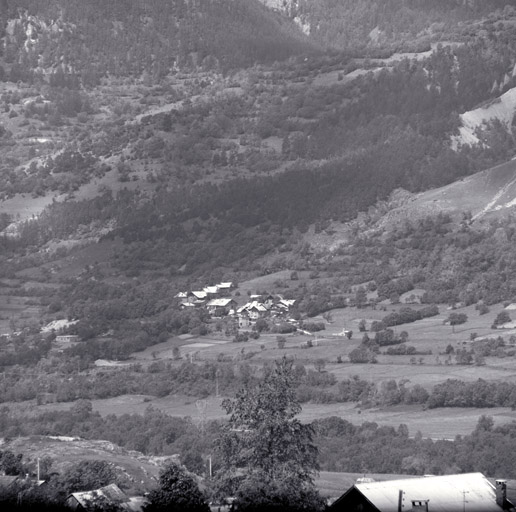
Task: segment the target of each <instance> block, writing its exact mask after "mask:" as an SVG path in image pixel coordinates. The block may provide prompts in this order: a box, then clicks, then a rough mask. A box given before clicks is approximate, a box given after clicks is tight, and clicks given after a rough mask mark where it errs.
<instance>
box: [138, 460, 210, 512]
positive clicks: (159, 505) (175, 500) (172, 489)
mask: <svg viewBox="0 0 516 512" xmlns="http://www.w3.org/2000/svg"><path fill="white" fill-rule="evenodd" d="M149 501H150V504H149V505H148V506H147V507H145V512H165V511H166V512H209V511H210V507H209V506H208V504H207V503H206V500H205V499H204V496H203V494H202V492H201V491H200V489H199V487H198V485H197V482H196V481H195V480H194V479H193V478H192V477H191V476H190V475H189V474H188V473H187V472H186V471H185V470H184V469H183V468H182V467H180V466H178V465H177V464H174V463H171V464H169V465H168V466H166V467H165V468H164V469H163V470H162V471H161V473H160V476H159V487H158V488H157V489H155V490H154V491H152V492H151V493H150V495H149Z"/></svg>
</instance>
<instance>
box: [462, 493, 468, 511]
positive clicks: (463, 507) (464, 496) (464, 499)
mask: <svg viewBox="0 0 516 512" xmlns="http://www.w3.org/2000/svg"><path fill="white" fill-rule="evenodd" d="M466 494H469V491H462V511H463V512H466V503H467V501H466Z"/></svg>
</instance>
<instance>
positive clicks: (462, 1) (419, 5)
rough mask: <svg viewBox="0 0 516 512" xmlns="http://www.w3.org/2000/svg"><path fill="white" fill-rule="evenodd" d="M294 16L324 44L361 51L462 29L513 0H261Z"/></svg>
mask: <svg viewBox="0 0 516 512" xmlns="http://www.w3.org/2000/svg"><path fill="white" fill-rule="evenodd" d="M261 1H262V2H263V3H264V4H265V5H268V6H269V7H271V8H273V9H276V10H279V11H280V12H283V13H285V14H286V15H287V16H289V17H290V18H292V19H294V20H295V21H296V23H297V24H298V25H299V26H300V28H301V29H302V30H303V31H304V33H306V34H309V35H310V37H311V38H312V40H314V41H317V43H318V44H321V45H323V46H325V47H330V48H340V49H347V50H351V51H357V50H360V49H362V50H363V49H364V48H369V49H370V50H374V49H376V50H378V49H382V50H384V51H385V50H389V49H390V50H392V49H410V48H417V47H420V48H422V47H424V45H426V44H428V43H429V42H430V41H435V40H443V39H444V40H446V38H450V37H452V38H454V37H457V36H458V35H460V34H463V28H464V24H468V23H469V22H471V21H474V20H478V19H480V18H482V16H485V15H487V14H488V13H490V12H492V11H494V10H496V9H504V8H505V7H506V6H509V7H514V6H515V5H516V4H515V2H514V1H512V0H509V1H506V0H487V1H484V0H478V1H477V0H409V1H406V0H342V1H338V2H335V1H332V0H261Z"/></svg>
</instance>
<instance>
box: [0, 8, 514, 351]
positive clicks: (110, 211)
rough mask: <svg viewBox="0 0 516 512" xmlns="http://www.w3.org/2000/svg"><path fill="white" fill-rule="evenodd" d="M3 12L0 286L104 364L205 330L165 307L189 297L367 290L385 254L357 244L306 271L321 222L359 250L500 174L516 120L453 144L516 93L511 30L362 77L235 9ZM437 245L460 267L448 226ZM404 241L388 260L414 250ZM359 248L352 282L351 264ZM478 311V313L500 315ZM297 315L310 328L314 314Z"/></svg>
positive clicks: (279, 21)
mask: <svg viewBox="0 0 516 512" xmlns="http://www.w3.org/2000/svg"><path fill="white" fill-rule="evenodd" d="M373 3H374V2H373ZM373 3H370V4H367V3H363V2H359V3H357V4H356V5H357V8H358V6H361V8H362V9H365V6H367V5H370V6H371V9H373V7H374V6H373ZM2 5H3V8H4V11H3V12H4V16H5V18H4V21H5V23H4V27H5V32H4V42H5V45H4V54H3V60H4V66H5V67H4V72H5V74H4V76H3V81H2V82H0V85H1V86H2V95H1V101H2V106H3V108H2V109H0V110H1V111H0V121H1V123H2V126H3V129H2V130H1V131H0V144H1V147H2V152H1V154H0V159H1V160H0V165H1V167H0V170H1V172H0V195H1V197H2V200H3V203H2V206H3V207H5V210H3V211H2V214H3V215H2V216H1V217H0V228H1V229H2V232H3V233H2V237H1V238H0V243H1V250H0V264H1V267H0V277H2V278H3V279H22V280H23V279H29V278H30V279H34V280H35V281H39V282H41V283H45V285H46V284H51V285H52V286H51V287H48V288H46V287H42V289H38V292H37V293H38V294H40V295H39V296H38V298H37V299H34V301H35V302H36V304H37V305H38V306H41V320H42V321H45V322H46V321H50V320H51V319H53V318H54V317H55V315H59V316H66V317H69V318H75V319H80V322H79V324H78V327H77V329H78V330H80V333H81V336H82V337H83V338H84V339H92V338H95V337H96V336H98V335H100V334H102V333H105V332H109V330H110V329H113V332H114V333H115V340H114V341H112V342H110V343H103V344H99V345H94V344H92V345H89V346H88V347H87V348H88V350H90V352H91V354H93V353H94V354H95V355H97V356H109V357H114V356H115V355H124V354H127V353H128V352H130V351H132V350H136V349H139V348H144V347H145V346H147V345H149V344H152V343H155V342H156V340H157V339H158V337H159V336H160V335H162V333H166V332H173V333H178V332H184V331H186V332H188V331H190V330H195V329H203V330H204V321H205V318H202V317H200V316H199V315H198V314H197V313H195V314H191V315H190V314H187V313H184V314H183V313H181V315H178V314H177V311H174V310H173V307H172V306H171V299H172V298H173V296H174V295H175V293H177V291H179V290H180V289H181V288H183V287H187V288H190V287H191V286H194V285H196V284H202V283H206V282H208V281H210V282H211V281H216V280H220V279H223V278H225V279H228V280H231V279H241V278H246V277H248V276H250V275H257V274H260V273H267V272H272V271H275V270H287V269H292V268H295V269H310V268H311V267H314V268H319V269H321V270H322V271H324V272H333V271H334V270H337V271H338V272H341V273H342V278H343V281H342V283H341V284H342V286H341V285H340V284H339V285H338V287H340V288H342V289H345V288H346V287H347V286H349V285H352V284H356V283H355V282H354V281H356V280H358V279H362V280H363V281H366V280H367V279H369V278H370V276H371V274H372V275H373V277H374V271H373V270H374V269H375V268H376V267H378V266H379V265H380V263H381V262H382V257H381V256H379V255H378V254H377V252H376V251H377V250H378V251H385V253H386V254H388V253H389V251H390V250H391V249H389V248H386V247H384V246H383V243H384V241H383V239H382V235H378V237H379V238H378V239H373V240H372V241H369V240H368V239H366V240H362V239H357V240H356V243H355V245H353V244H352V245H353V247H351V248H350V251H351V253H350V254H348V253H347V252H346V251H345V250H343V249H342V248H340V249H339V250H341V251H342V254H341V255H340V256H341V257H339V258H336V259H334V260H333V263H331V264H329V263H328V259H329V260H331V259H332V258H334V257H335V253H334V252H332V251H330V250H329V249H328V247H322V248H321V255H316V256H317V257H315V256H314V252H315V251H313V250H312V249H313V248H311V247H310V245H307V244H306V238H305V236H306V234H307V233H310V232H312V231H316V232H317V233H318V234H320V233H321V232H322V231H324V230H326V229H331V226H332V225H333V224H332V221H333V223H334V224H335V223H337V224H340V223H348V222H351V224H348V225H347V226H348V227H349V229H350V230H353V229H355V228H356V226H357V224H356V223H355V224H354V223H353V222H354V219H356V217H357V215H358V214H359V213H360V212H365V211H374V210H375V207H378V208H380V207H381V205H382V204H383V203H382V201H385V200H387V199H388V198H389V196H390V194H391V193H392V192H393V191H394V190H396V189H399V188H403V189H405V190H407V191H409V192H411V193H420V192H424V191H427V190H428V189H431V188H436V187H442V186H445V185H449V184H451V183H453V182H456V181H457V180H460V179H462V178H465V177H468V176H472V175H474V174H475V173H477V172H478V171H483V170H485V169H488V168H491V167H493V166H494V165H497V164H500V163H502V162H507V161H508V160H510V159H511V158H512V157H513V156H514V154H515V142H514V134H513V130H512V125H513V119H512V116H508V117H507V118H506V119H504V123H503V124H501V123H496V122H492V123H486V124H483V125H479V126H478V127H477V130H476V137H477V139H478V141H479V142H478V143H473V144H471V145H469V144H466V145H458V144H456V145H453V144H452V140H453V138H454V137H456V136H457V135H458V134H459V129H460V127H461V117H460V115H461V114H464V113H465V112H467V111H473V110H475V109H476V108H478V107H479V106H480V105H482V104H483V103H485V102H492V101H496V98H497V97H499V96H500V95H502V94H504V93H507V92H508V91H510V90H512V88H514V87H515V86H516V77H515V76H514V74H513V70H514V68H515V64H516V34H515V26H516V12H515V11H513V10H512V9H510V8H508V9H505V10H504V11H500V12H496V13H491V14H490V15H489V16H488V17H485V18H481V19H478V20H477V21H478V26H477V28H478V30H477V28H475V26H474V25H471V24H470V25H467V24H465V25H464V28H465V30H470V33H469V35H468V34H465V33H464V32H462V33H461V34H460V36H461V37H460V38H459V40H458V41H455V42H454V43H455V44H448V45H440V46H435V47H434V49H433V51H432V52H430V53H428V54H427V53H425V54H424V55H417V56H415V57H417V58H414V59H400V60H392V59H381V58H376V59H368V58H367V57H368V55H369V54H368V50H367V49H366V50H364V52H362V53H360V52H359V53H358V54H357V55H355V57H352V55H351V54H350V53H349V52H345V51H344V52H335V51H328V52H320V51H318V52H314V51H312V46H310V45H309V44H308V43H307V42H306V38H304V36H302V34H300V32H299V29H298V28H296V27H295V26H294V25H293V23H292V22H291V21H286V20H284V18H281V17H280V14H278V13H274V12H273V11H271V10H268V9H267V8H266V7H265V6H263V5H261V4H258V3H256V2H251V1H250V0H249V2H247V1H246V2H229V1H228V2H226V1H225V0H219V1H215V2H189V3H183V2H180V1H179V0H178V1H175V2H166V3H163V2H159V1H157V0H156V1H154V2H136V1H131V2H129V1H128V2H122V1H116V2H111V3H101V2H97V1H93V2H87V3H79V2H75V1H70V2H67V3H66V5H65V4H63V3H61V2H58V1H57V0H54V1H52V2H48V3H45V4H44V5H43V4H40V3H38V2H30V1H28V0H26V1H25V2H24V3H21V4H20V3H19V2H18V3H15V2H4V3H3V4H2ZM20 5H22V7H24V8H25V9H26V10H21V11H19V10H18V9H17V7H19V6H20ZM302 5H303V4H301V3H299V8H301V7H302ZM316 5H317V6H319V7H320V6H321V5H323V4H320V3H317V4H316V3H314V6H316ZM332 5H334V7H335V8H337V7H338V5H342V6H343V7H347V8H349V9H352V8H353V7H352V5H351V3H349V2H348V3H346V2H345V3H342V4H337V3H333V4H332ZM374 5H376V6H377V7H378V5H379V4H378V3H377V2H376V3H374ZM389 5H390V4H389ZM404 5H405V7H406V8H410V9H409V10H412V11H414V12H416V11H417V12H432V13H433V12H434V10H430V11H428V9H426V8H423V7H422V6H421V5H422V4H417V5H416V4H412V3H410V2H409V3H404ZM436 5H437V4H436ZM468 5H469V6H466V7H465V6H461V5H458V4H457V8H456V9H455V8H454V9H453V13H456V16H458V17H462V18H461V19H464V20H466V21H467V20H471V19H474V17H475V16H477V17H482V16H483V14H484V13H485V12H487V11H486V10H484V7H485V6H484V7H482V6H481V5H480V4H478V5H477V4H468ZM475 5H476V8H474V9H473V8H472V7H471V6H475ZM391 7H392V8H391V10H390V11H389V12H390V13H397V12H398V7H399V5H398V4H397V3H392V6H391ZM416 7H417V9H419V10H417V9H416ZM491 7H492V6H491ZM491 7H490V8H491ZM306 8H308V6H307V5H306ZM399 8H400V9H401V7H399ZM425 9H426V10H425ZM435 9H436V10H435V12H437V13H441V14H440V15H443V13H444V12H445V10H444V8H443V4H442V3H441V4H439V5H437V6H436V7H435ZM486 9H487V8H486ZM373 10H374V9H373ZM412 11H411V12H412ZM404 12H405V11H404ZM342 13H344V11H342ZM364 15H365V10H364ZM454 16H455V14H454ZM468 17H469V18H468ZM392 19H393V20H394V17H393V18H392ZM425 19H427V18H425ZM52 20H53V21H52ZM171 20H172V21H173V23H172V22H171ZM176 22H177V23H176ZM393 22H394V21H393ZM468 23H469V22H468ZM251 25H253V26H252V27H251ZM271 31H272V32H271ZM399 35H400V34H399V33H398V35H397V36H396V37H394V36H393V37H394V39H396V38H398V36H399ZM400 37H401V36H400ZM396 40H398V41H401V40H403V37H401V38H398V39H396ZM276 47H278V48H281V49H282V51H281V52H279V53H278V52H276V51H275V50H274V48H276ZM236 49H237V50H238V51H236V53H235V50H236ZM151 54H152V55H153V56H154V57H152V58H151ZM289 56H292V57H295V58H290V59H287V60H285V61H282V62H277V63H274V62H273V61H275V60H277V59H280V58H286V57H289ZM225 59H226V60H225ZM228 59H229V60H228ZM256 62H261V64H255V63H256ZM196 64H197V65H196ZM229 69H231V72H230V73H229V72H227V73H225V72H226V71H228V70H229ZM222 71H223V72H222ZM493 175H494V174H493ZM474 182H475V179H474V178H472V181H471V183H474ZM468 183H470V182H469V181H468ZM508 183H510V180H509V181H505V182H504V183H503V184H501V185H500V186H499V187H498V188H496V187H494V188H493V189H487V188H485V190H483V189H481V187H477V188H476V189H475V190H477V192H478V193H479V198H480V195H481V193H487V192H488V191H489V192H490V193H491V195H490V196H489V198H487V197H486V198H485V200H484V203H482V204H484V206H483V207H482V208H484V207H487V206H488V204H489V203H490V202H491V201H493V199H494V198H495V197H498V198H500V200H501V201H503V204H504V205H508V204H510V203H511V201H512V199H513V198H512V197H509V194H510V193H511V190H512V189H511V187H508V188H507V189H504V186H505V185H507V184H508ZM460 187H461V185H460V183H459V184H457V185H456V186H455V188H454V189H453V190H455V191H456V190H459V194H460V190H463V189H461V188H460ZM468 190H470V189H468ZM471 190H473V189H471ZM502 190H505V192H504V194H505V195H503V194H502V195H503V197H502V195H500V196H497V194H499V193H500V192H501V191H502ZM454 193H455V192H454ZM471 193H472V194H473V192H471ZM429 194H431V193H429ZM484 195H485V194H484ZM52 199H55V200H56V201H55V202H52ZM472 200H473V201H474V199H472ZM31 201H34V202H37V201H40V202H41V203H42V204H47V205H48V206H47V207H46V208H44V209H43V208H41V209H40V210H38V211H36V213H35V215H34V216H33V217H31V215H30V214H29V215H26V216H25V218H24V219H17V218H16V214H13V211H11V210H8V209H7V206H6V205H9V206H11V205H12V204H13V203H15V202H17V204H29V203H31ZM479 204H480V203H479ZM375 205H376V206H375ZM378 205H380V206H378ZM496 206H498V203H496V205H495V206H494V207H496ZM482 208H479V209H478V210H475V209H473V212H472V213H473V214H477V213H478V212H479V211H481V210H482ZM467 209H469V206H467V205H465V210H467ZM13 210H14V208H13ZM461 213H462V212H461ZM464 213H466V214H468V213H467V211H465V212H464ZM376 220H377V219H376ZM468 220H469V217H468V216H467V215H466V223H467V221H468ZM386 222H387V221H386ZM432 222H433V221H432ZM438 224H439V226H440V225H441V224H443V222H442V219H441V220H439V221H438ZM444 224H445V225H446V230H447V232H448V233H449V234H450V236H449V237H448V238H445V239H444V242H443V243H445V244H448V245H449V246H450V248H449V249H450V252H452V253H453V254H454V257H455V256H457V254H456V252H455V250H456V246H457V247H458V246H459V245H460V243H459V242H457V240H456V238H455V234H456V229H459V228H460V224H459V226H458V225H457V224H453V222H451V221H450V222H448V220H447V221H446V222H445V223H444ZM432 225H433V224H432ZM374 227H377V226H374ZM366 228H371V226H366ZM407 229H408V228H407ZM490 229H491V228H490V227H488V228H487V231H486V232H485V233H484V235H482V237H481V240H482V247H481V249H480V250H481V251H484V249H485V247H486V246H487V245H489V243H488V242H487V241H489V240H491V237H492V236H493V233H492V232H491V231H490ZM504 229H506V230H507V232H508V233H509V234H510V233H511V229H512V228H511V227H510V225H507V226H505V227H504ZM417 230H418V228H417V226H416V227H414V226H412V227H410V229H408V235H407V238H408V239H409V241H406V242H403V243H406V244H408V245H411V244H412V243H414V244H416V245H417V244H419V242H418V241H413V239H414V238H416V234H417ZM437 231H439V229H437ZM400 236H401V235H400ZM468 236H469V235H468ZM511 236H512V235H511ZM511 236H509V235H507V240H506V241H505V242H504V244H503V246H504V247H506V245H510V240H511V239H512V238H511ZM459 238H461V237H459ZM462 238H463V237H462ZM462 238H461V239H462ZM474 238H475V237H474V234H471V239H474ZM486 240H487V241H486ZM369 243H370V244H371V245H372V246H374V248H375V250H374V251H371V253H372V256H371V260H370V261H367V264H366V262H362V263H364V265H360V264H359V263H360V261H361V260H360V255H357V253H356V252H353V251H355V249H354V247H355V248H357V247H358V248H360V250H364V247H367V244H369ZM454 244H455V245H454ZM447 247H448V246H447ZM319 248H320V247H319ZM356 250H358V249H356ZM445 250H446V248H443V251H445ZM425 251H426V247H425V249H424V250H423V252H425ZM424 256H425V255H423V256H421V257H420V258H419V259H418V261H420V260H421V261H425V259H424ZM414 261H416V260H415V259H414ZM337 262H340V264H341V265H342V268H348V267H349V269H352V270H353V272H352V273H351V270H350V271H349V272H348V271H347V270H346V271H344V270H342V268H338V267H334V265H337ZM498 264H500V265H503V264H504V263H503V262H502V263H500V262H499V261H498V260H496V261H495V262H493V263H492V264H490V266H489V268H490V269H491V270H493V269H495V268H496V265H498ZM357 267H358V268H357ZM433 268H437V269H438V267H433ZM329 269H331V270H329ZM416 270H417V271H418V272H419V271H420V270H421V269H420V268H419V266H418V264H414V266H413V267H411V266H407V265H406V263H404V262H403V259H402V258H401V257H400V259H399V260H398V261H396V264H395V265H394V268H393V269H392V272H391V274H390V277H392V278H393V279H394V278H397V277H399V273H401V272H402V271H406V272H407V273H408V274H410V273H411V272H412V273H414V274H415V275H416V278H415V279H414V280H413V281H414V282H413V284H414V283H416V282H418V281H417V279H421V272H419V273H418V272H416ZM493 272H494V270H493ZM423 273H424V269H423ZM417 276H419V277H417ZM467 279H468V276H466V275H461V277H460V279H459V278H458V279H457V289H454V290H452V291H450V292H449V293H446V294H440V292H441V290H440V289H439V288H440V287H441V283H440V282H439V283H437V284H435V281H432V276H427V275H426V274H425V275H424V280H425V281H426V280H427V281H428V283H429V284H428V288H429V290H430V291H432V289H436V288H437V289H438V290H437V292H439V293H438V294H437V295H438V296H439V297H445V299H446V300H447V299H448V298H450V299H453V298H455V297H456V296H457V295H458V294H459V292H458V291H457V290H458V288H459V286H462V285H464V282H465V281H466V280H467ZM16 282H17V283H18V281H16ZM359 282H360V281H359ZM18 285H19V283H18V284H17V286H18ZM434 285H435V286H434ZM20 286H21V285H20ZM477 288H478V289H479V290H480V291H475V297H477V296H478V297H480V298H483V297H482V296H481V295H482V287H481V286H480V285H478V287H477ZM342 289H341V290H337V292H339V293H340V292H342ZM486 290H488V292H486V293H485V295H486V296H488V298H489V300H490V301H492V300H495V298H496V299H498V298H502V299H506V298H507V299H509V298H510V297H509V295H510V294H511V293H512V287H511V286H510V285H507V286H506V287H505V288H502V287H500V286H498V290H492V289H491V288H490V287H487V288H486ZM500 290H502V291H503V293H502V292H501V291H500ZM434 291H435V290H434ZM337 292H336V293H337ZM24 293H25V292H24ZM316 295H317V294H316ZM437 295H436V296H437ZM501 295H503V297H501ZM299 299H300V303H301V304H303V308H304V309H303V313H305V312H311V313H312V312H314V311H317V310H321V308H320V307H319V306H317V307H316V306H314V307H312V306H313V304H312V305H311V303H309V302H305V303H303V302H301V300H302V299H303V297H300V298H299ZM307 300H308V299H307ZM315 303H317V300H316V301H315ZM328 303H331V300H328V301H326V302H325V304H328ZM38 321H39V319H38ZM140 321H142V322H143V323H140ZM91 354H90V355H91ZM83 355H84V354H83ZM34 357H38V355H37V354H35V355H34Z"/></svg>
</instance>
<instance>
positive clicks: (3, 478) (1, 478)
mask: <svg viewBox="0 0 516 512" xmlns="http://www.w3.org/2000/svg"><path fill="white" fill-rule="evenodd" d="M17 482H21V479H20V477H19V476H7V475H0V492H5V491H8V490H9V489H12V488H13V487H14V485H15V484H16V483H17Z"/></svg>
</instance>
